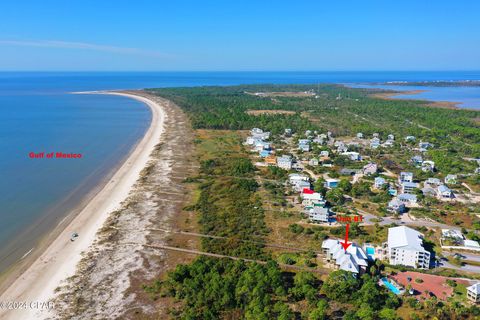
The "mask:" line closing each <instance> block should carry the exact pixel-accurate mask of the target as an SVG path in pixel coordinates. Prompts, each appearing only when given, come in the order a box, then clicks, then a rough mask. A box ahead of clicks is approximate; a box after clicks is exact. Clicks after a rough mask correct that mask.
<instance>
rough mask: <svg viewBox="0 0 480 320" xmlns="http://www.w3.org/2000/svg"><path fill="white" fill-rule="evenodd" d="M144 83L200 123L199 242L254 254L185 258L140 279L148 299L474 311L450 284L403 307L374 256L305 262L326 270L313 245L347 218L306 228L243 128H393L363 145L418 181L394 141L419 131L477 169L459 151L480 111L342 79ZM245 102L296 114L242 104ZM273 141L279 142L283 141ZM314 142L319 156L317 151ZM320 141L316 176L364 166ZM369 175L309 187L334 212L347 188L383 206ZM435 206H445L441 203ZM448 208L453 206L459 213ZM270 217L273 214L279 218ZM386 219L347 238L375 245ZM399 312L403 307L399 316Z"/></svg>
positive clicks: (230, 306) (424, 314)
mask: <svg viewBox="0 0 480 320" xmlns="http://www.w3.org/2000/svg"><path fill="white" fill-rule="evenodd" d="M307 90H314V91H316V94H317V98H315V97H306V96H304V97H299V96H289V95H275V96H274V97H273V96H255V95H252V94H249V93H252V92H268V91H270V92H273V91H275V92H282V91H283V92H295V91H307ZM149 91H150V92H152V93H155V94H158V95H160V96H162V97H164V98H167V99H170V100H172V101H173V102H175V103H176V104H178V105H179V106H180V107H181V108H183V110H185V112H186V113H187V114H188V115H189V117H190V119H191V122H192V125H193V127H194V128H195V129H197V136H198V138H197V139H196V141H195V145H196V149H197V151H198V157H199V160H200V164H201V166H200V173H199V175H198V176H196V177H194V178H191V179H189V180H188V181H186V182H188V183H194V184H195V185H196V186H197V190H196V192H198V197H196V199H198V200H197V202H196V204H194V205H190V206H189V210H194V211H195V212H196V213H197V217H198V222H199V226H200V233H202V234H208V235H211V236H213V237H212V238H208V237H203V238H202V242H201V250H202V251H205V252H211V253H218V254H223V255H227V256H233V257H240V258H247V259H252V260H257V262H246V261H240V260H231V259H217V258H211V257H199V258H197V259H196V260H195V261H194V262H193V263H191V264H189V265H179V266H177V267H176V269H175V270H174V271H173V272H171V273H170V274H169V275H168V277H167V278H166V279H164V280H163V281H160V280H157V281H154V282H153V283H152V285H151V286H145V291H146V292H147V293H148V294H149V295H150V296H151V297H153V298H156V297H158V296H164V297H173V298H174V300H175V301H176V302H177V303H175V304H174V305H173V307H172V309H171V315H172V317H173V318H180V319H285V320H286V319H311V320H313V319H339V318H343V319H352V320H353V319H355V320H357V319H361V320H363V319H399V314H402V317H403V316H404V315H405V316H408V315H409V314H410V318H412V319H417V318H418V319H428V317H430V316H431V315H435V317H437V318H438V319H453V318H460V317H463V318H467V316H468V313H469V312H470V313H471V314H474V315H475V314H476V313H477V312H478V313H479V314H480V310H478V308H474V307H472V308H467V307H465V306H462V305H460V304H458V302H459V301H461V299H462V298H463V297H464V293H463V292H464V290H465V289H464V286H461V285H458V284H455V283H449V284H450V285H451V286H452V287H454V290H455V294H454V296H455V301H454V302H451V303H443V302H438V301H436V300H434V299H433V298H431V299H427V300H426V301H425V302H418V301H417V300H415V301H413V300H412V301H410V300H408V302H407V303H404V304H403V305H402V301H401V300H400V299H399V298H398V297H397V296H395V295H393V294H392V293H390V292H389V291H387V290H386V289H385V288H384V287H380V286H379V285H378V277H379V275H380V271H382V270H383V269H384V268H385V266H383V265H380V264H378V265H374V266H371V267H370V268H369V270H368V272H367V274H366V275H364V276H362V277H361V278H359V279H357V278H354V277H353V276H352V274H350V273H347V272H344V271H334V272H331V273H330V274H328V276H327V275H326V274H323V275H322V276H319V275H318V274H316V273H313V272H307V271H300V270H313V269H309V268H316V270H315V271H317V272H323V270H324V269H323V270H322V268H318V267H319V265H320V266H321V265H322V263H321V262H320V260H316V254H315V253H314V250H317V248H318V246H315V245H313V246H312V245H311V243H315V244H317V245H318V244H319V243H320V242H321V241H322V240H323V239H325V238H326V237H328V236H332V235H333V236H335V237H336V238H343V237H344V235H345V234H344V233H345V227H344V226H341V227H320V226H308V225H305V224H303V223H297V222H298V221H299V219H297V220H295V219H293V218H291V215H292V214H294V210H290V209H292V208H293V209H294V208H295V206H296V204H295V203H290V202H287V200H286V197H285V193H286V190H285V186H284V185H283V182H284V181H285V180H286V178H287V174H288V172H287V171H285V170H282V169H278V168H276V167H262V168H261V169H257V168H256V167H255V166H254V165H253V163H252V161H251V159H250V157H249V155H248V154H247V153H246V152H245V149H244V147H243V146H242V143H241V142H242V140H243V139H244V132H241V131H238V130H249V129H251V128H253V127H259V128H262V129H264V130H267V131H271V132H272V133H273V137H272V139H273V140H274V141H276V140H275V139H278V137H279V136H278V135H279V134H282V133H283V131H284V129H285V128H291V129H293V131H294V132H297V133H303V132H304V131H305V130H307V129H309V130H319V131H320V132H322V133H324V132H326V131H331V132H332V133H333V134H334V135H335V136H353V135H355V134H356V133H357V132H363V133H364V134H365V135H371V134H372V133H374V132H378V133H380V134H381V135H382V136H383V135H385V136H386V134H390V133H393V134H394V135H395V136H397V137H398V140H397V142H396V143H395V146H394V147H392V148H391V149H390V150H389V151H388V153H387V152H386V151H385V150H383V149H379V150H366V151H362V152H364V153H365V156H368V157H370V159H374V160H375V161H376V162H377V163H378V164H379V166H380V167H381V170H387V169H388V170H391V171H394V172H398V171H400V170H411V171H414V172H415V175H416V176H418V177H421V178H422V179H423V178H426V177H429V176H431V174H430V173H423V172H421V170H419V169H416V168H414V167H413V165H412V164H411V163H409V157H410V155H409V154H407V153H406V152H404V150H402V148H401V147H400V143H402V144H403V143H404V142H403V139H402V137H403V136H406V135H414V136H416V137H417V141H420V140H423V141H429V142H431V143H433V144H435V149H433V150H430V151H429V152H428V154H427V155H428V157H429V159H432V160H434V161H435V162H436V166H437V168H438V169H439V170H441V172H443V173H457V172H458V173H461V172H463V171H465V172H473V170H474V164H472V162H471V161H468V160H465V159H464V158H473V157H480V145H479V144H478V141H480V125H479V122H478V119H480V112H474V111H467V110H449V109H438V108H431V107H427V106H425V105H423V103H422V102H420V101H400V100H383V99H377V98H374V97H372V96H370V94H371V93H372V92H371V91H368V90H363V89H350V88H345V87H343V86H338V85H320V86H316V85H315V86H308V85H279V86H273V85H254V86H235V87H202V88H165V89H151V90H149ZM247 92H248V93H247ZM251 110H285V111H293V113H270V114H267V113H261V112H260V113H252V112H248V113H247V111H251ZM296 137H298V135H297V136H296ZM295 139H296V138H295ZM277 143H278V144H277ZM275 144H276V146H277V145H280V146H281V142H275ZM315 148H317V149H315V153H318V152H319V148H318V147H315ZM322 149H325V150H327V151H330V156H331V163H332V164H333V165H334V166H333V167H332V168H324V167H309V169H310V170H312V171H314V172H315V173H316V174H323V173H328V176H330V177H332V178H333V177H339V176H340V175H339V168H340V167H348V168H352V169H359V168H361V167H362V166H363V165H364V163H363V162H353V161H351V160H350V159H348V158H346V157H343V156H338V155H335V153H332V152H331V151H332V150H330V149H329V148H328V147H326V148H324V147H322ZM442 155H443V157H442ZM445 155H446V156H445ZM305 156H307V154H305ZM307 160H308V157H307ZM374 177H375V176H369V177H364V178H362V179H360V180H359V181H357V182H356V183H354V184H352V183H351V182H350V180H349V179H347V178H346V176H342V177H341V181H340V183H339V187H338V188H335V189H332V190H327V189H326V188H325V187H324V185H323V183H324V180H323V179H322V178H320V179H318V181H317V182H316V183H315V184H314V189H315V190H316V191H318V192H320V193H322V194H323V195H324V196H325V197H326V199H327V200H328V202H330V204H332V205H333V206H334V208H333V209H334V211H335V212H337V213H339V214H345V215H351V214H355V210H356V209H355V208H352V207H351V206H350V204H351V202H350V199H349V198H348V197H345V196H344V195H347V194H348V195H351V196H353V197H354V198H355V199H354V200H355V201H357V199H360V200H361V202H359V203H355V204H356V205H362V208H372V207H374V208H375V210H378V211H379V212H384V211H385V208H384V207H382V205H383V204H384V203H385V202H387V201H388V200H389V199H390V196H389V195H388V194H387V191H386V190H373V191H372V190H371V189H370V186H371V184H372V181H373V178H374ZM478 179H479V178H478V176H470V177H468V178H465V180H462V181H468V182H469V183H470V184H472V186H473V187H474V188H476V187H477V186H476V185H478V181H479V180H478ZM266 200H268V201H266ZM347 200H348V201H347ZM421 201H423V202H424V203H428V206H427V208H424V209H418V210H412V213H413V214H414V215H418V216H426V217H430V218H432V219H436V220H441V218H440V217H439V215H438V214H437V211H438V209H437V208H435V207H434V206H438V205H439V204H438V203H436V202H435V201H433V200H432V199H430V198H428V197H426V198H425V199H422V200H421ZM430 206H431V207H430ZM452 207H453V206H452ZM454 209H461V208H457V207H454ZM442 210H445V211H449V210H447V208H446V207H444V208H442ZM292 212H293V213H292ZM455 214H456V215H458V211H456V212H455ZM452 215H453V214H452ZM266 216H267V222H268V223H269V224H268V227H267V224H266V222H265V220H266V218H265V217H266ZM272 217H273V218H272ZM270 220H274V224H271V223H270ZM470 221H471V222H472V223H474V226H477V224H478V228H477V229H480V222H479V221H472V220H470ZM273 225H274V227H273ZM269 227H271V228H272V230H270V229H269ZM388 227H389V226H380V225H378V224H376V225H375V226H366V227H360V226H359V224H358V223H351V224H350V234H349V236H350V237H351V238H354V239H355V241H357V242H358V243H362V242H372V243H381V242H384V241H385V239H386V230H387V228H388ZM271 235H275V236H276V237H278V239H282V240H287V241H285V242H284V244H285V245H292V243H295V241H297V243H300V242H302V243H301V245H299V247H301V246H303V248H307V250H309V251H306V252H295V253H292V252H290V251H289V252H285V251H284V250H283V251H282V249H279V248H273V249H272V248H271V247H268V250H267V249H266V246H265V241H266V240H265V239H266V237H267V236H268V237H270V236H271ZM473 235H475V234H472V238H473ZM216 237H221V238H216ZM269 239H270V238H269ZM290 240H292V241H291V242H290ZM269 241H270V240H269ZM274 242H275V243H277V244H282V242H280V241H274ZM272 259H275V260H276V261H278V262H275V261H273V260H272ZM292 270H294V272H292ZM432 272H433V271H432ZM442 272H445V271H442ZM322 280H324V282H322ZM403 309H406V310H407V313H405V314H403V313H401V312H403V311H404V310H403ZM465 314H466V315H467V316H465Z"/></svg>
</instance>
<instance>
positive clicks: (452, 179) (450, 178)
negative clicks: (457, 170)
mask: <svg viewBox="0 0 480 320" xmlns="http://www.w3.org/2000/svg"><path fill="white" fill-rule="evenodd" d="M444 182H445V184H456V183H457V175H455V174H447V176H446V177H445V180H444Z"/></svg>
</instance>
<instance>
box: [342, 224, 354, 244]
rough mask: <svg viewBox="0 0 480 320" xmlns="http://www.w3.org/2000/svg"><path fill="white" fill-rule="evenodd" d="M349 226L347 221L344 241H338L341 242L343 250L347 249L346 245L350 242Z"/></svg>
mask: <svg viewBox="0 0 480 320" xmlns="http://www.w3.org/2000/svg"><path fill="white" fill-rule="evenodd" d="M349 226H350V225H349V224H348V223H347V225H346V230H345V242H340V243H341V244H342V247H343V249H345V251H347V249H348V247H350V245H351V244H352V243H351V242H350V243H348V227H349Z"/></svg>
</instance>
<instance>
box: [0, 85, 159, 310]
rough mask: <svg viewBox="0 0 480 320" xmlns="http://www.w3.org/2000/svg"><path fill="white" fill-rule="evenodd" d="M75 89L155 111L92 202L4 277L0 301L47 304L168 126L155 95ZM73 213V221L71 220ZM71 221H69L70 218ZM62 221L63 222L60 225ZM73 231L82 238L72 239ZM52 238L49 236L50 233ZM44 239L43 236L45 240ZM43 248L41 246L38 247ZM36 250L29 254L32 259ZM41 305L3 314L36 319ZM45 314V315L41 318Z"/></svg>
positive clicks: (144, 164) (119, 205)
mask: <svg viewBox="0 0 480 320" xmlns="http://www.w3.org/2000/svg"><path fill="white" fill-rule="evenodd" d="M77 94H113V95H120V96H124V97H128V98H132V99H135V100H137V101H140V102H142V103H144V104H146V105H147V106H148V107H149V108H150V110H151V112H152V117H151V122H150V126H149V128H148V129H147V131H146V133H145V135H144V136H143V138H142V139H141V140H140V141H139V142H138V143H137V144H136V146H135V147H134V149H133V151H132V152H131V153H130V155H129V156H128V157H127V158H126V159H125V161H124V162H123V163H121V164H120V165H119V168H118V170H117V171H116V172H115V173H114V174H113V175H112V176H111V177H110V179H108V181H107V183H106V184H105V185H104V186H103V188H101V190H100V191H98V192H97V193H96V194H94V195H93V197H92V198H91V199H90V201H88V203H87V204H86V205H85V207H84V208H83V209H81V210H80V212H79V213H78V214H77V215H76V216H73V214H72V213H70V214H69V215H67V216H66V219H65V220H62V221H61V222H60V223H59V224H58V225H57V226H56V227H55V229H61V230H57V232H58V235H55V239H54V240H53V241H51V243H49V244H48V245H47V246H46V248H45V250H43V252H39V254H38V258H36V259H35V261H33V262H32V263H31V264H30V265H29V266H28V267H27V266H25V267H24V269H25V271H24V272H21V271H20V272H21V275H18V276H16V277H14V276H15V274H7V276H6V277H7V278H8V276H9V275H10V276H12V277H13V279H12V280H10V281H8V279H4V280H5V281H6V282H10V283H11V284H10V285H9V286H8V288H6V289H5V290H4V291H3V292H2V293H1V295H0V301H3V302H9V301H26V302H27V303H28V302H39V303H47V302H48V301H50V300H51V299H53V298H54V296H55V289H56V288H57V287H58V286H60V285H61V283H62V281H63V280H65V279H67V278H68V277H70V276H72V275H73V274H75V271H76V267H77V263H78V262H79V261H80V260H81V258H82V252H84V251H86V250H87V249H88V248H89V247H90V246H91V244H92V243H93V242H94V240H95V238H96V234H97V231H98V230H100V228H101V227H102V226H103V224H104V222H105V221H106V220H107V218H108V217H109V215H110V213H111V212H113V211H115V210H117V209H119V208H121V205H122V203H123V202H124V200H125V199H126V198H127V197H128V195H129V193H130V191H131V189H132V188H133V187H134V185H135V184H136V182H137V180H138V178H139V177H140V172H141V171H142V170H143V169H144V167H145V166H146V165H147V163H148V162H149V160H150V154H151V153H152V151H153V150H154V148H155V145H156V144H157V143H158V141H159V140H160V137H161V136H162V134H163V131H164V125H165V124H164V122H165V112H164V110H163V106H162V105H161V104H159V103H157V102H155V101H153V100H150V99H148V98H145V97H143V96H141V95H136V94H135V93H132V92H131V91H129V92H128V93H127V92H125V91H91V92H81V93H77ZM68 217H71V221H68V220H69V219H68ZM67 222H68V223H67ZM62 223H63V224H65V227H63V228H62V226H61V225H62ZM73 232H77V233H78V234H79V237H78V238H77V239H76V240H75V241H74V242H71V241H70V236H71V234H72V233H73ZM47 238H48V236H47ZM42 240H44V239H42ZM39 251H42V250H39ZM31 256H32V255H30V257H29V256H27V257H26V258H25V260H27V259H28V258H30V259H32V260H33V258H32V257H31ZM40 311H42V310H39V309H21V310H5V309H4V310H0V318H2V319H38V318H39V314H38V313H39V312H40ZM45 316H47V315H46V314H44V313H43V314H42V315H41V316H40V318H42V317H45Z"/></svg>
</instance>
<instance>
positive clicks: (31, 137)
mask: <svg viewBox="0 0 480 320" xmlns="http://www.w3.org/2000/svg"><path fill="white" fill-rule="evenodd" d="M479 79H480V72H81V73H79V72H0V271H2V270H4V269H6V268H7V266H9V265H11V264H12V263H13V262H15V261H17V260H18V259H20V258H21V257H22V256H23V255H25V253H27V252H29V250H30V249H31V248H34V247H35V246H36V245H37V242H38V239H39V238H40V236H41V235H42V234H44V233H45V232H47V231H48V230H51V229H53V227H55V225H56V224H58V223H59V222H60V221H61V220H62V219H64V218H65V217H66V216H67V214H68V213H69V212H71V210H72V209H73V208H75V207H76V206H78V204H79V203H80V202H81V201H82V200H83V199H85V195H86V194H87V193H88V192H89V191H91V190H92V188H94V187H95V186H98V185H99V184H100V183H101V182H102V181H105V180H106V179H107V178H108V177H109V176H110V175H111V174H113V170H114V168H116V167H117V166H118V165H119V164H120V163H121V162H122V160H124V159H125V158H126V157H127V156H128V153H129V152H130V151H131V150H132V148H133V147H134V145H135V144H136V143H137V142H138V141H139V140H140V139H141V137H142V136H143V135H144V133H145V131H146V129H147V128H148V125H149V123H150V119H151V115H150V112H149V110H148V109H147V107H146V106H145V105H143V104H142V103H140V102H137V101H135V100H131V99H129V98H125V97H117V96H108V95H73V94H70V92H73V91H88V90H106V89H140V88H152V87H178V86H203V85H235V84H254V83H276V84H286V83H293V84H295V83H296V84H302V83H303V84H313V83H369V82H385V81H434V80H479ZM440 89H442V90H447V91H448V90H449V89H450V88H440ZM478 90H480V89H477V92H478ZM443 92H445V91H443ZM416 98H418V97H416ZM434 98H435V97H433V98H432V99H433V100H434ZM460 98H461V97H457V96H456V97H455V99H452V100H453V101H459V99H460ZM441 100H449V99H446V98H445V96H442V98H441ZM467 107H468V105H467ZM30 152H65V153H81V154H82V155H83V157H82V158H81V159H30V158H29V156H28V155H29V153H30Z"/></svg>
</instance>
